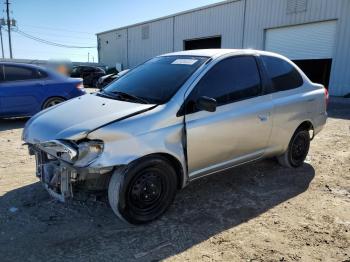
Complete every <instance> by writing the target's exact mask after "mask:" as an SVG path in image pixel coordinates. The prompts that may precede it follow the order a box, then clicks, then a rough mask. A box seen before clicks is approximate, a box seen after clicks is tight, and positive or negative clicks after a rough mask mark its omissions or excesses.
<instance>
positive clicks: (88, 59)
mask: <svg viewBox="0 0 350 262" xmlns="http://www.w3.org/2000/svg"><path fill="white" fill-rule="evenodd" d="M89 62H90V52H88V63H89Z"/></svg>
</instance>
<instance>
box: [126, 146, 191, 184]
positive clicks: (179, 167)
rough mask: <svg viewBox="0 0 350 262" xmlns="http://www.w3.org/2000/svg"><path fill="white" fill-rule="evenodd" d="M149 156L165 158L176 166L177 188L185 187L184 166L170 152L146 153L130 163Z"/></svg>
mask: <svg viewBox="0 0 350 262" xmlns="http://www.w3.org/2000/svg"><path fill="white" fill-rule="evenodd" d="M148 158H163V159H165V160H166V161H167V162H169V163H170V164H171V165H172V166H173V167H174V169H175V172H176V176H177V186H176V187H177V189H181V188H183V187H184V185H185V183H186V179H185V173H184V168H183V166H182V164H181V162H180V160H179V159H177V158H176V157H175V156H173V155H171V154H169V153H161V152H159V153H152V154H148V155H145V156H142V157H140V158H137V159H135V160H134V161H132V162H131V163H129V164H135V163H137V162H141V161H143V160H145V159H148Z"/></svg>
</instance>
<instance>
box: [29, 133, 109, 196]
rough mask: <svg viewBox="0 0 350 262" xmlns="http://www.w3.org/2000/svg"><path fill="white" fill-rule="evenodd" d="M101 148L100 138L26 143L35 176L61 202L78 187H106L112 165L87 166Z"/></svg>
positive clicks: (97, 188) (89, 188)
mask: <svg viewBox="0 0 350 262" xmlns="http://www.w3.org/2000/svg"><path fill="white" fill-rule="evenodd" d="M102 151H103V142H102V141H81V142H80V143H73V142H69V141H59V140H53V141H49V142H44V143H40V144H35V145H29V152H30V154H31V155H35V159H36V176H37V177H38V178H39V179H40V180H41V182H42V183H43V184H44V186H45V188H46V189H47V191H48V192H49V194H50V195H51V196H52V197H54V198H56V199H58V200H59V201H61V202H64V201H65V200H66V199H67V198H72V197H73V195H74V192H75V191H76V189H78V188H84V190H104V189H106V187H107V185H108V182H109V178H110V174H111V171H112V170H113V167H105V168H98V169H97V168H90V167H88V165H89V164H90V163H92V162H93V161H94V160H95V159H96V158H97V157H98V156H99V155H100V154H101V153H102Z"/></svg>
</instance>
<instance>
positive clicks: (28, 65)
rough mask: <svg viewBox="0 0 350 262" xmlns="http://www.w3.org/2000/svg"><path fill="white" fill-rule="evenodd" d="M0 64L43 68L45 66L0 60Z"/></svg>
mask: <svg viewBox="0 0 350 262" xmlns="http://www.w3.org/2000/svg"><path fill="white" fill-rule="evenodd" d="M0 65H10V66H22V67H27V68H32V69H41V70H45V67H42V66H38V65H34V64H26V63H15V62H0Z"/></svg>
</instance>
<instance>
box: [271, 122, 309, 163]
mask: <svg viewBox="0 0 350 262" xmlns="http://www.w3.org/2000/svg"><path fill="white" fill-rule="evenodd" d="M309 149H310V134H309V131H308V130H304V129H298V130H297V131H295V133H294V135H293V137H292V139H291V140H290V142H289V146H288V149H287V151H286V152H285V153H284V154H283V155H281V156H279V157H278V158H277V159H278V162H279V163H280V164H281V165H282V166H285V167H300V166H301V165H302V164H303V163H304V161H305V159H306V156H307V154H308V153H309Z"/></svg>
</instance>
